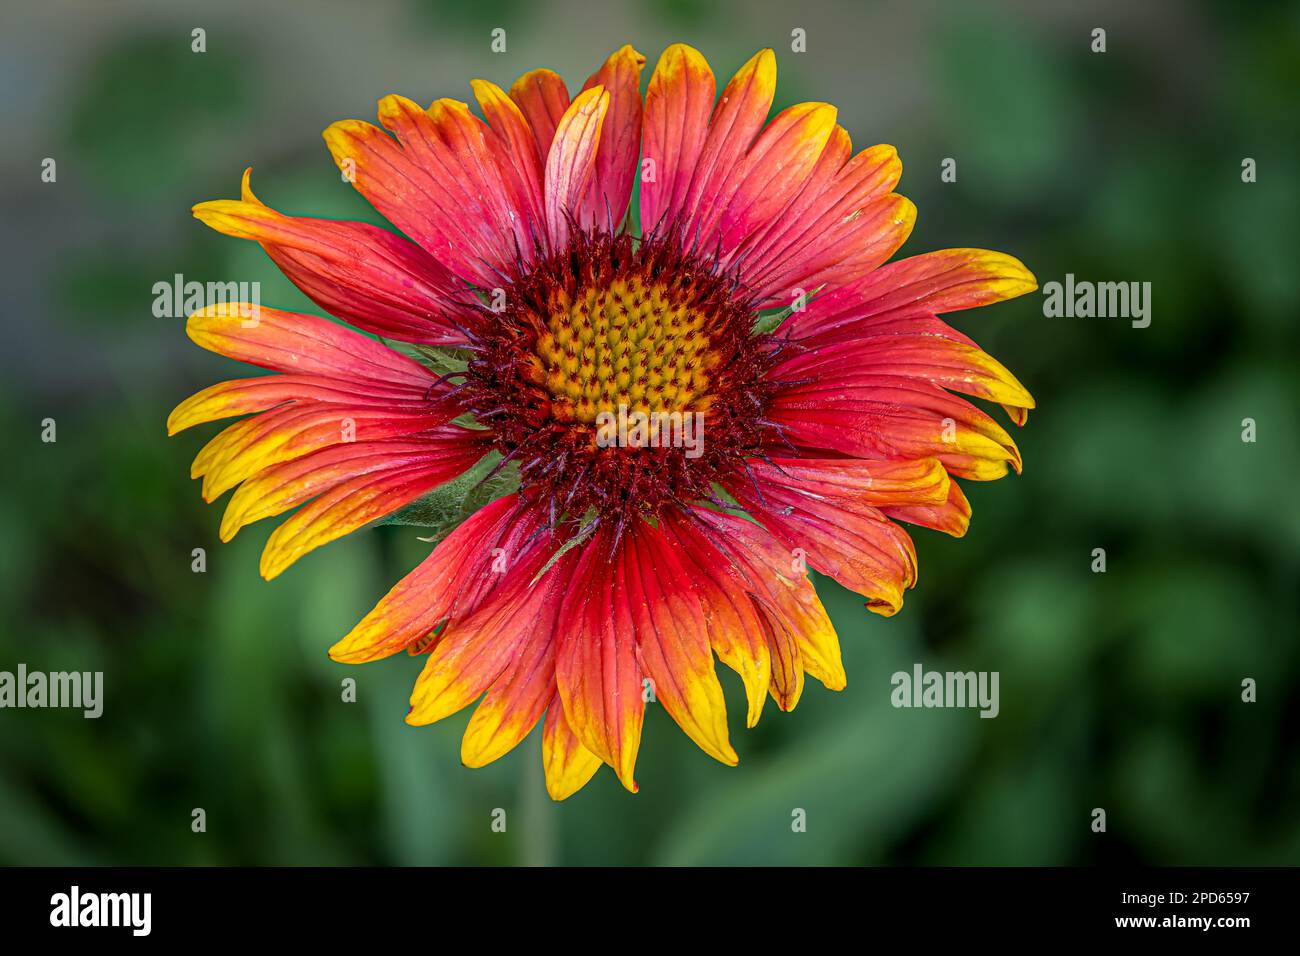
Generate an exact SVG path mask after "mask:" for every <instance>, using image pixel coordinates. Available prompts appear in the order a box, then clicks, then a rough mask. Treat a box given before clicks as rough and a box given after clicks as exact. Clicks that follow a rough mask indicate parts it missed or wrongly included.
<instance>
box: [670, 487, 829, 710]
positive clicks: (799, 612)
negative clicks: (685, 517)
mask: <svg viewBox="0 0 1300 956" xmlns="http://www.w3.org/2000/svg"><path fill="white" fill-rule="evenodd" d="M692 513H693V514H694V516H695V517H696V518H697V519H698V520H699V521H700V522H701V524H702V526H703V527H705V528H707V529H709V531H710V533H711V535H712V540H713V542H714V544H715V545H716V546H717V547H718V549H719V550H720V551H722V552H723V553H724V554H726V555H727V557H728V558H729V559H730V561H731V563H732V565H733V566H734V567H735V568H736V570H737V572H738V573H739V574H740V576H741V577H742V578H744V580H745V582H746V584H747V587H748V590H749V593H750V594H751V595H752V596H753V598H754V601H755V602H756V604H757V605H758V607H759V608H760V609H761V611H762V614H761V615H760V619H761V620H762V622H763V625H764V637H765V640H766V642H767V644H768V646H769V647H770V648H771V654H772V681H773V686H774V693H773V696H774V698H775V699H776V701H777V704H778V705H779V706H781V708H782V709H783V710H790V709H791V708H792V707H793V706H794V704H795V703H796V702H797V701H798V698H799V694H800V693H801V692H802V688H803V682H802V677H801V676H798V675H794V674H792V673H790V667H791V663H792V662H795V663H797V664H798V665H799V668H801V669H803V670H807V672H808V673H809V674H811V675H812V676H813V677H815V678H817V680H819V681H821V682H822V683H823V684H825V685H826V687H827V688H828V689H830V690H842V689H843V688H844V685H845V676H844V666H843V664H842V663H841V662H840V644H839V638H838V637H836V635H835V628H834V626H833V625H832V624H831V620H830V617H829V616H827V614H826V609H825V608H824V607H822V603H821V600H820V599H819V598H818V597H817V592H816V590H814V588H813V586H812V583H811V582H810V581H809V580H808V571H807V566H806V564H805V563H804V562H803V561H801V560H799V558H798V556H797V555H795V554H793V553H792V552H791V551H790V550H789V549H788V548H786V547H784V546H783V545H782V544H781V542H779V541H777V540H776V539H775V538H774V537H772V535H771V534H769V533H768V532H767V531H766V530H764V528H763V527H762V526H761V525H759V524H757V523H755V522H753V521H747V520H745V519H744V518H739V517H736V516H735V515H727V514H719V513H718V512H715V511H712V510H709V509H707V508H697V509H695V510H694V511H693V512H692ZM787 636H788V637H789V638H790V640H787ZM791 640H792V641H793V646H791Z"/></svg>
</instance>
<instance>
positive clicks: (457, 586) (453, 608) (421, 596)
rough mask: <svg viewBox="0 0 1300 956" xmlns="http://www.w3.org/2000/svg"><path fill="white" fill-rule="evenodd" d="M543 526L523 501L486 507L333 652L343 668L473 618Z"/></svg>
mask: <svg viewBox="0 0 1300 956" xmlns="http://www.w3.org/2000/svg"><path fill="white" fill-rule="evenodd" d="M538 527H539V525H538V519H537V517H536V515H534V514H533V513H532V512H531V511H528V510H524V509H522V508H521V503H520V499H519V496H518V495H507V496H505V497H502V498H498V499H497V500H496V501H493V502H491V503H490V504H487V505H484V506H483V507H482V508H480V509H479V510H478V511H476V512H474V514H472V515H470V516H469V517H468V518H466V519H465V520H464V521H463V522H462V523H461V524H460V525H458V526H457V527H456V529H455V530H454V531H452V532H451V534H449V535H447V537H446V538H444V539H443V540H442V541H441V542H439V544H438V545H437V547H435V548H434V549H433V552H432V553H431V554H430V555H429V556H428V557H427V558H425V559H424V561H423V562H421V564H420V566H419V567H417V568H416V569H415V570H414V571H412V572H411V573H410V574H408V575H407V576H406V577H404V578H403V579H402V580H401V581H399V582H398V583H397V584H396V585H395V586H394V587H393V589H392V590H390V591H389V592H388V594H386V595H385V596H384V598H383V600H381V601H380V602H379V603H378V604H377V605H375V607H374V609H373V610H371V612H370V613H369V614H367V615H366V616H365V617H364V618H362V620H361V622H360V623H358V624H357V626H356V627H354V628H353V629H352V630H351V632H349V633H348V635H347V636H346V637H344V638H343V639H342V640H340V641H339V642H338V643H337V644H335V645H334V646H333V647H331V648H330V657H331V658H332V659H333V660H336V661H338V662H340V663H343V664H363V663H366V662H368V661H374V660H379V659H380V658H384V657H388V656H390V655H392V654H396V653H397V652H398V651H401V650H404V649H407V648H410V647H412V646H414V645H416V644H417V642H419V641H421V640H423V639H424V638H425V637H427V636H428V635H429V634H431V633H432V632H433V631H434V630H435V629H436V628H437V627H438V626H439V625H441V624H442V623H443V622H444V621H446V620H448V619H449V618H452V619H455V618H460V617H464V616H466V615H468V614H470V613H472V612H473V611H474V610H475V609H476V608H477V607H479V605H480V604H482V603H483V602H484V601H485V600H487V599H488V598H489V597H490V596H491V595H492V594H493V593H494V592H495V591H496V589H497V588H498V586H499V585H500V583H501V579H502V574H503V572H504V570H506V569H507V568H508V567H509V564H510V562H511V561H517V560H519V558H520V557H522V556H523V555H524V553H525V552H526V550H527V549H528V547H529V545H530V543H531V545H532V546H540V545H541V540H542V539H541V538H540V537H537V536H535V532H536V531H537V529H538Z"/></svg>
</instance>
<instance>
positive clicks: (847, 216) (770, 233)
mask: <svg viewBox="0 0 1300 956" xmlns="http://www.w3.org/2000/svg"><path fill="white" fill-rule="evenodd" d="M851 149H852V145H851V143H850V141H849V136H848V134H847V133H846V132H844V130H842V129H840V128H837V129H836V131H835V133H834V134H833V135H832V137H831V140H830V141H829V142H828V143H827V147H826V149H825V150H824V151H823V152H822V155H821V157H820V158H819V160H818V167H817V169H815V170H814V171H813V173H812V175H811V176H809V177H808V181H807V183H806V185H805V186H804V189H803V191H801V192H800V193H799V195H798V196H797V197H796V198H795V200H794V201H793V202H792V203H791V204H790V206H789V207H788V208H787V209H786V210H785V211H784V212H783V213H781V214H780V215H779V216H777V217H775V218H774V219H773V220H772V222H771V223H770V224H769V225H768V226H767V227H766V228H765V229H763V230H762V231H760V232H758V233H756V234H755V235H754V236H753V237H752V238H751V239H750V240H749V241H748V242H746V244H745V245H744V247H743V252H742V256H741V258H742V259H743V262H744V275H745V278H746V281H747V282H748V283H749V285H750V286H751V287H753V288H754V289H755V290H756V294H757V295H758V296H759V297H760V299H761V300H763V301H770V300H771V299H772V297H773V296H777V295H778V294H779V293H782V292H784V293H785V294H787V295H789V294H790V292H791V291H792V290H793V289H794V288H801V289H803V290H805V291H808V292H811V291H812V290H813V289H815V288H816V287H817V286H818V285H820V284H821V282H820V281H819V276H818V274H817V270H818V269H824V268H825V266H824V263H825V262H826V261H827V259H828V257H829V258H830V259H831V260H832V261H834V260H835V259H841V260H843V261H844V262H846V263H855V265H854V266H853V268H854V269H860V268H862V267H863V266H865V264H866V263H868V262H870V261H872V260H874V259H877V258H878V257H879V255H880V250H883V249H889V248H890V247H891V246H892V247H893V248H897V247H898V245H901V243H902V239H903V238H905V237H906V233H905V232H898V231H893V232H891V231H890V228H891V227H892V228H893V229H895V230H901V229H902V228H903V227H905V226H907V224H908V219H907V216H906V215H903V216H895V217H893V218H889V217H887V216H886V215H885V214H887V213H889V212H890V211H895V212H897V211H900V210H901V211H902V212H904V213H906V212H907V206H906V204H905V202H904V200H903V199H902V197H896V196H891V190H893V188H894V187H895V186H896V185H898V179H899V176H901V175H902V170H903V165H902V163H901V162H899V159H898V153H897V151H896V150H895V149H894V147H892V146H873V147H871V148H870V149H866V150H863V151H862V152H860V153H858V155H857V156H855V157H854V158H853V159H852V160H848V154H849V151H850V150H851ZM845 160H848V161H847V162H845ZM837 163H839V165H836V164H837ZM883 200H889V201H888V202H887V203H883V202H882V201H883ZM863 216H868V217H869V218H870V217H874V224H872V223H870V222H861V221H860V220H861V219H862V218H863ZM899 220H902V221H901V222H899ZM882 228H883V229H884V231H885V234H886V235H887V236H888V242H886V243H884V244H883V245H881V244H880V242H879V240H876V241H874V242H873V241H872V237H873V236H875V235H878V234H879V233H880V231H881V230H882ZM909 228H910V227H909ZM873 230H875V231H874V232H873ZM864 238H865V239H866V243H865V245H866V246H867V247H868V248H867V249H861V248H857V247H852V246H849V247H846V248H836V246H837V244H838V245H839V246H841V247H844V246H846V243H847V242H849V241H861V240H863V239H864ZM872 246H876V247H877V251H875V252H874V253H871V255H870V256H869V257H868V258H865V259H864V254H865V253H867V252H870V249H871V247H872ZM891 254H892V253H891ZM879 261H884V260H883V259H880V260H879ZM790 298H794V296H792V295H791V296H790ZM788 302H789V299H786V300H785V301H782V302H781V304H783V305H784V304H788Z"/></svg>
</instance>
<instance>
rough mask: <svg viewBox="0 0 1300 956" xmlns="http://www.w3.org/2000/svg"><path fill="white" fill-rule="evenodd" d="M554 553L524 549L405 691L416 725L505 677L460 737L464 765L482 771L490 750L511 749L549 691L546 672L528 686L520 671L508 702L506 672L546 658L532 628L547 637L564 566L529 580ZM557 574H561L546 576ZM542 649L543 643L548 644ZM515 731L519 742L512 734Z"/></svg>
mask: <svg viewBox="0 0 1300 956" xmlns="http://www.w3.org/2000/svg"><path fill="white" fill-rule="evenodd" d="M552 550H553V548H552V547H545V548H534V549H532V550H530V551H529V552H528V553H527V554H526V555H524V556H522V557H521V558H520V559H518V560H516V561H515V563H514V564H513V565H512V566H511V567H510V568H508V569H507V570H506V571H505V572H504V574H503V575H502V581H501V584H500V585H499V586H498V589H497V591H496V593H494V594H493V596H492V598H491V599H490V600H488V601H485V602H483V603H482V604H480V605H479V607H477V608H476V609H475V610H474V611H472V612H470V613H469V614H468V615H465V616H464V617H461V618H459V619H456V620H452V621H450V622H448V624H447V627H446V630H445V632H444V633H443V634H442V635H441V636H440V638H439V640H438V643H437V644H435V645H434V647H433V649H432V650H430V651H429V660H428V662H427V663H426V664H425V666H424V670H423V672H421V674H420V677H419V679H418V680H417V681H416V684H415V690H414V691H413V692H412V693H411V712H410V713H409V714H407V715H406V722H407V723H408V724H412V725H414V726H422V725H424V724H431V723H433V722H434V721H438V720H441V719H442V718H444V717H448V716H450V715H451V714H454V713H456V712H457V711H459V710H461V709H462V708H464V707H466V706H468V705H469V704H470V703H471V702H472V701H473V700H474V699H475V698H477V697H478V696H479V695H480V694H482V693H483V692H484V691H485V690H487V689H488V688H489V687H491V686H493V685H494V684H496V683H497V682H498V681H499V680H500V679H503V678H505V679H506V680H507V683H506V685H505V688H504V691H503V693H502V694H501V695H498V696H497V698H496V699H495V701H493V702H489V701H487V700H485V701H484V704H486V705H487V707H486V709H484V710H483V716H482V718H481V719H480V720H479V721H478V723H477V724H476V723H475V722H474V720H471V721H470V726H469V728H468V729H467V730H466V732H465V738H464V741H463V742H462V747H463V749H462V754H464V755H465V756H466V757H467V761H466V762H467V765H469V766H482V765H483V764H485V763H488V762H489V761H491V760H494V759H496V757H497V756H500V753H496V754H494V750H493V748H495V747H503V748H504V749H503V750H501V753H504V752H505V751H508V750H509V749H510V748H512V747H513V746H514V745H515V744H516V743H518V741H519V739H522V737H523V736H524V735H526V734H527V733H528V731H529V730H530V729H532V726H533V724H534V723H536V721H537V718H538V717H540V716H541V712H542V708H543V707H545V706H546V696H547V692H548V691H549V690H550V688H551V686H552V681H551V679H550V677H549V675H547V674H543V675H541V680H540V681H538V680H534V681H531V682H530V681H528V680H527V678H528V677H529V676H530V675H528V674H525V675H524V677H525V681H524V683H523V686H522V687H519V686H515V687H514V688H513V690H514V691H515V692H516V694H517V699H514V700H512V699H511V691H512V688H511V686H510V682H509V678H508V675H510V673H511V668H512V667H514V666H517V665H518V664H519V663H520V662H521V661H526V660H528V659H529V658H530V656H534V655H535V653H536V652H537V651H538V650H540V651H541V652H542V656H543V659H545V656H546V655H547V654H548V653H550V652H549V651H547V649H546V647H541V648H539V647H538V646H537V642H536V638H537V634H538V631H547V632H549V630H550V628H549V627H547V624H548V623H549V622H553V621H554V618H555V614H556V609H557V606H558V604H559V598H560V596H561V595H562V594H563V592H564V586H565V585H566V584H567V582H568V573H567V572H568V566H569V562H568V560H566V558H564V557H562V558H561V559H560V561H559V562H557V565H556V567H554V568H552V569H551V572H548V573H547V574H545V575H543V576H542V577H541V580H539V581H535V580H534V578H535V577H536V575H537V574H538V572H539V571H541V570H542V567H543V565H544V564H545V563H546V561H547V559H548V557H549V556H550V554H551V552H552ZM556 571H558V572H559V573H558V574H557V573H552V572H556ZM557 585H558V587H557ZM530 644H531V645H532V648H531V651H530V647H529V645H530ZM545 644H546V645H549V644H550V641H549V640H548V641H545ZM534 663H537V662H536V661H534ZM532 676H536V675H532ZM503 704H507V705H509V704H513V705H517V706H516V709H515V710H514V711H513V712H511V711H509V710H508V709H507V710H506V711H503V710H502V705H503ZM480 709H483V708H480ZM534 711H535V712H534ZM476 716H477V715H476ZM530 718H531V719H530ZM497 730H500V731H501V737H500V738H499V739H494V737H493V734H494V733H495V732H496V731H497ZM516 732H517V733H518V737H513V736H512V735H513V734H514V733H516Z"/></svg>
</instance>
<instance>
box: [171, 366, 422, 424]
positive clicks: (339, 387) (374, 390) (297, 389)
mask: <svg viewBox="0 0 1300 956" xmlns="http://www.w3.org/2000/svg"><path fill="white" fill-rule="evenodd" d="M426 393H427V389H420V388H412V387H410V386H394V387H391V388H384V387H381V386H379V385H376V384H374V383H371V382H361V383H356V384H353V383H351V382H344V381H342V380H339V379H331V378H323V377H320V376H315V375H258V376H255V377H253V378H238V379H232V380H230V381H228V382H218V383H217V384H216V385H209V386H208V387H207V388H205V389H203V390H201V391H199V392H195V393H194V394H193V395H191V396H190V397H189V398H187V399H185V401H183V402H181V403H180V404H179V405H177V406H176V407H175V408H174V409H172V413H171V414H170V415H169V416H168V417H167V434H168V435H175V434H176V433H177V432H181V431H184V430H185V429H187V428H193V427H194V426H195V425H202V424H204V423H206V422H215V421H219V420H220V419H223V418H234V417H236V416H237V415H247V414H248V413H249V412H263V411H266V410H267V409H271V408H275V407H276V406H277V405H285V404H288V403H289V402H294V401H299V402H308V401H310V402H341V403H353V404H358V405H384V406H389V407H392V406H402V405H410V406H413V407H414V406H420V407H424V406H427V398H426Z"/></svg>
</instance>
